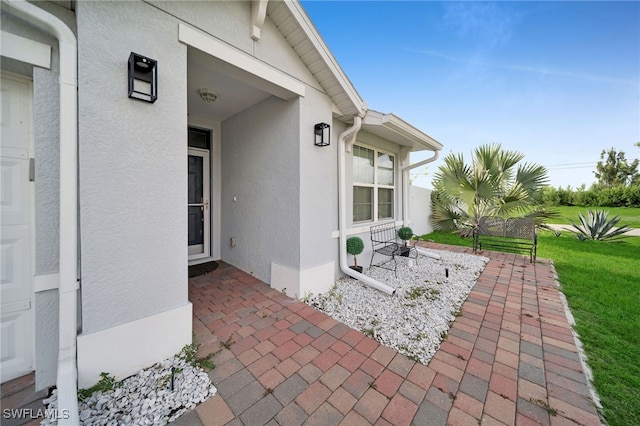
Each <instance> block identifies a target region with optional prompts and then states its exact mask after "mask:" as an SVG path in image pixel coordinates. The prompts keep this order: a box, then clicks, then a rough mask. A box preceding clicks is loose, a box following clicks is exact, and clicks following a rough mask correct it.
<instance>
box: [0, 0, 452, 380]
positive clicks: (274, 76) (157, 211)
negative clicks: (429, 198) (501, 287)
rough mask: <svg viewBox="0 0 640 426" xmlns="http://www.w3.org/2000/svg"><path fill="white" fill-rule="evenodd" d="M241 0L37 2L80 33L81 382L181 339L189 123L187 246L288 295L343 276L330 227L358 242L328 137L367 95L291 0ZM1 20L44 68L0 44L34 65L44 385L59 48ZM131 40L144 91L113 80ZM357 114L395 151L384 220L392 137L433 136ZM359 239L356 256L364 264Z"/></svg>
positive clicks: (127, 369)
mask: <svg viewBox="0 0 640 426" xmlns="http://www.w3.org/2000/svg"><path fill="white" fill-rule="evenodd" d="M255 4H256V3H255V2H253V3H252V2H243V1H237V2H165V1H130V2H102V1H101V2H75V3H74V10H69V9H65V8H63V7H60V6H58V5H56V4H53V3H49V2H39V3H38V6H40V7H42V8H44V9H46V10H47V11H49V12H50V13H52V14H53V15H55V16H58V17H60V18H61V19H62V20H64V21H65V22H66V23H67V24H68V25H69V26H70V27H71V28H73V29H75V31H76V36H77V40H78V48H77V49H78V51H77V54H78V81H77V84H78V111H79V114H78V126H77V128H78V155H79V161H78V183H79V192H78V212H79V224H78V235H79V249H78V258H79V270H80V276H79V277H78V281H79V288H80V289H79V292H78V295H79V298H78V300H79V302H78V312H79V322H78V337H77V344H78V351H77V366H78V373H79V379H78V381H79V385H80V386H81V387H88V386H91V385H92V384H93V383H95V381H97V380H98V378H99V374H100V372H102V371H108V372H109V373H111V374H115V375H116V376H117V377H125V376H126V375H128V374H131V373H133V372H135V371H136V370H138V369H140V368H142V367H144V366H145V365H149V364H152V363H153V362H155V361H157V360H159V359H162V358H166V357H168V356H170V355H172V354H174V353H177V352H178V351H179V350H180V349H181V348H182V346H184V345H185V344H186V343H188V342H190V339H191V313H192V311H191V309H192V308H191V304H190V302H189V300H188V278H187V268H188V265H189V262H190V259H189V256H188V252H187V247H186V245H187V237H188V235H187V234H188V230H187V228H188V226H187V225H188V224H187V188H188V185H189V183H188V179H187V177H188V167H187V153H188V136H187V128H188V127H189V126H195V127H197V128H199V129H203V130H205V131H210V132H211V145H210V147H209V148H208V151H209V154H210V155H209V156H208V158H209V159H210V160H209V164H207V167H208V168H209V169H210V170H209V171H210V174H209V175H210V181H209V182H208V183H209V187H210V194H208V195H210V208H209V209H207V210H206V213H205V218H206V220H208V221H210V227H209V228H208V229H210V231H209V235H207V236H206V237H207V238H209V239H210V251H209V252H208V253H205V256H204V257H203V259H205V260H222V261H224V262H227V263H230V264H232V265H234V266H236V267H238V268H240V269H242V270H243V271H246V272H248V273H250V274H252V275H254V276H255V277H257V278H259V279H260V280H262V281H264V282H266V283H268V284H270V285H271V286H272V287H274V288H276V289H278V290H285V289H286V293H287V294H289V295H290V296H292V297H297V298H300V297H304V296H305V295H306V294H309V293H319V292H324V291H327V290H328V289H329V288H330V287H331V285H332V283H333V281H334V279H335V278H336V277H338V276H340V275H341V270H340V266H339V265H340V259H339V256H340V254H339V252H340V250H339V248H340V246H339V241H340V240H339V238H338V236H340V235H341V234H342V235H361V236H362V238H363V240H364V241H365V243H366V245H367V246H368V245H369V244H368V229H369V227H370V226H371V225H372V224H373V223H375V222H377V221H375V220H374V221H373V222H365V223H360V222H359V223H353V221H352V219H351V218H352V211H351V207H350V206H351V205H352V199H351V198H352V195H351V194H352V177H351V176H352V163H353V158H352V152H346V153H341V152H339V150H338V143H337V140H338V135H340V134H341V133H342V132H343V131H345V130H346V129H348V128H349V127H350V126H351V125H352V123H353V122H354V118H355V117H364V116H366V114H367V109H366V104H365V102H364V101H363V100H362V99H360V98H359V95H358V94H357V91H356V90H355V88H354V87H353V86H351V83H350V82H349V81H348V79H347V78H346V76H345V75H344V74H343V72H342V70H341V69H340V68H339V65H338V64H337V62H336V61H335V58H333V57H332V55H331V53H330V50H329V49H328V48H327V47H326V46H325V45H324V43H323V42H322V40H321V37H320V36H319V35H318V34H317V32H316V30H315V29H314V28H313V25H312V24H311V23H310V21H308V17H306V15H305V14H304V11H303V9H302V8H301V6H300V5H299V4H298V3H295V2H293V3H284V2H275V1H274V2H270V3H269V7H268V9H267V12H266V17H265V19H264V22H263V23H262V24H261V26H260V28H259V32H256V29H255V25H256V24H255V20H252V7H256V6H255ZM254 15H255V12H254ZM285 22H286V25H284V23H285ZM276 23H277V25H276ZM2 28H3V31H6V32H8V33H11V34H14V35H15V36H16V37H18V38H14V40H19V38H24V39H27V40H33V41H34V43H36V42H37V43H39V44H38V46H40V45H43V46H45V47H46V46H50V47H51V58H50V59H51V62H50V66H51V69H46V68H42V67H41V66H39V65H38V64H28V63H25V62H24V60H16V59H7V60H5V58H4V57H3V62H2V68H3V71H5V72H12V73H16V74H19V75H22V76H26V77H28V78H30V79H32V80H33V91H34V99H35V100H34V105H33V111H34V147H35V149H34V153H35V164H36V184H35V216H34V217H35V247H36V250H35V253H34V255H33V262H34V265H35V275H36V276H39V277H40V278H38V279H36V280H35V282H36V286H35V294H34V302H35V305H34V306H35V330H34V335H35V338H36V350H35V365H36V368H35V371H36V382H37V386H38V387H39V388H44V387H47V386H51V385H54V384H55V378H56V371H55V369H56V355H57V349H58V348H57V335H58V321H57V318H58V293H57V284H56V282H57V279H58V278H57V273H58V269H59V265H58V259H59V256H60V253H59V248H58V244H59V237H58V234H57V229H58V225H59V221H60V217H59V213H58V212H59V204H60V201H59V196H58V193H59V189H60V184H59V179H58V175H59V168H60V161H59V145H60V144H59V140H58V139H59V138H58V125H59V119H58V114H59V111H58V109H57V100H58V96H59V95H58V91H57V86H56V82H57V72H58V68H59V55H58V52H57V45H56V41H55V39H54V38H53V37H51V36H50V35H48V34H45V33H43V32H42V31H39V30H36V29H34V28H32V27H31V26H30V25H29V24H27V23H25V22H24V21H21V20H18V19H15V18H14V17H13V16H11V15H10V14H7V13H5V12H4V10H3V14H2ZM257 35H259V37H257ZM252 37H253V38H252ZM44 50H46V48H45V49H44ZM131 52H135V53H138V54H142V55H144V56H148V57H150V58H153V59H154V60H156V61H157V62H158V99H157V100H156V101H155V102H154V103H147V102H142V101H139V100H132V99H130V98H128V97H127V78H128V75H127V59H128V57H129V54H130V53H131ZM310 58H313V60H312V59H310ZM207 75H213V76H217V77H218V78H219V79H220V81H226V82H228V83H229V84H228V85H227V86H225V87H220V88H217V89H219V90H220V91H222V92H224V91H225V90H227V92H225V93H224V96H222V97H221V100H220V102H219V103H218V104H216V105H213V106H212V107H210V109H207V107H205V106H204V105H203V104H202V103H201V102H202V101H201V100H200V99H199V97H198V94H197V91H196V90H195V89H197V88H198V86H194V84H196V82H197V84H201V81H204V82H206V83H207V84H210V85H214V86H215V83H216V80H215V78H212V79H211V80H202V79H206V76H207ZM202 84H204V83H202ZM214 88H215V87H214ZM370 114H371V116H372V117H373V119H372V120H369V121H367V120H365V123H366V126H365V128H363V129H362V130H360V131H359V132H358V133H357V135H356V138H355V143H356V144H358V145H362V146H367V147H371V148H374V149H379V150H383V151H385V152H388V153H392V154H393V155H394V156H395V159H396V163H395V170H394V194H395V195H394V216H393V218H392V219H391V220H394V221H396V223H398V225H401V224H402V219H403V216H404V213H405V212H403V200H402V193H403V188H402V185H403V178H402V167H405V166H408V161H409V155H408V152H409V151H410V150H412V149H432V150H439V149H440V148H441V145H440V144H439V143H438V142H437V141H434V140H432V139H430V138H429V137H428V136H426V135H424V134H422V133H421V132H419V131H417V130H416V129H414V128H412V127H411V126H410V125H408V124H407V123H404V122H402V123H400V124H402V126H404V127H403V128H402V129H400V130H398V127H397V125H398V122H397V120H396V121H394V122H393V123H392V122H391V121H393V120H391V121H389V122H386V121H384V119H386V116H383V115H381V114H380V113H373V112H371V113H370ZM392 118H393V117H392ZM394 120H395V118H394ZM321 122H322V123H329V124H330V125H331V144H330V145H329V146H326V147H318V146H315V145H314V143H313V137H314V136H313V127H314V125H315V124H316V123H321ZM392 124H393V125H392ZM394 126H395V127H394ZM407 129H408V130H407ZM342 155H344V156H345V159H346V165H347V167H346V180H347V187H345V191H346V194H347V197H346V198H347V201H346V204H345V205H343V206H341V205H340V204H339V199H338V198H339V197H338V185H339V179H338V159H339V157H340V156H342ZM417 196H421V195H417ZM339 209H346V210H345V211H346V215H347V218H348V223H347V227H346V229H340V223H339V220H338V218H339V214H338V213H339ZM411 213H412V214H414V215H419V216H422V215H423V214H425V213H426V212H424V211H423V210H415V211H412V212H411ZM421 220H422V219H420V220H416V221H415V223H416V225H417V224H418V223H420V224H421V225H420V226H422V223H423V222H421ZM424 220H425V221H426V218H425V219H424ZM232 240H233V241H234V244H233V245H232V244H231V241H232ZM366 253H367V252H365V253H363V255H361V256H362V259H359V260H361V263H363V264H364V263H366V262H364V259H365V258H366ZM192 261H193V260H192ZM157 336H162V338H161V339H160V338H158V337H157ZM123 342H126V343H125V344H126V345H127V348H128V352H127V356H123V355H122V353H121V352H122V351H121V347H122V344H123Z"/></svg>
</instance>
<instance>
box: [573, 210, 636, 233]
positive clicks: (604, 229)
mask: <svg viewBox="0 0 640 426" xmlns="http://www.w3.org/2000/svg"><path fill="white" fill-rule="evenodd" d="M578 219H580V225H578V224H577V223H575V222H574V221H572V220H570V221H569V222H570V223H571V226H573V227H574V229H575V230H574V229H572V230H571V231H572V232H574V233H575V234H576V235H577V237H578V239H579V240H581V241H582V240H609V239H612V238H614V237H619V238H623V237H624V235H622V234H624V233H625V232H627V231H628V230H630V229H631V228H630V227H629V225H622V226H619V227H616V225H617V224H618V222H619V221H620V216H615V217H614V218H612V219H611V220H609V212H607V211H604V210H596V211H595V212H593V211H591V210H589V212H588V217H584V216H583V215H582V213H578Z"/></svg>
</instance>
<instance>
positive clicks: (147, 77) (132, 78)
mask: <svg viewBox="0 0 640 426" xmlns="http://www.w3.org/2000/svg"><path fill="white" fill-rule="evenodd" d="M129 97H130V98H134V99H140V100H141V101H146V102H151V103H154V102H155V101H156V99H158V61H156V60H154V59H151V58H147V57H146V56H142V55H138V54H137V53H133V52H131V54H130V55H129Z"/></svg>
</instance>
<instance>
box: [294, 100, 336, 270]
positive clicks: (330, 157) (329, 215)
mask: <svg viewBox="0 0 640 426" xmlns="http://www.w3.org/2000/svg"><path fill="white" fill-rule="evenodd" d="M321 122H322V123H329V124H332V121H331V101H330V99H329V98H328V97H327V96H326V95H324V94H323V93H319V92H317V91H315V90H309V91H308V93H307V96H305V98H304V99H302V100H301V114H300V123H301V125H300V135H299V145H300V160H299V163H298V165H297V167H298V168H299V169H300V218H299V224H300V241H299V244H300V269H301V270H304V269H308V268H311V267H314V266H319V265H324V264H326V263H328V262H331V261H336V263H337V260H338V259H337V258H334V257H332V255H333V252H332V238H331V233H332V232H333V231H334V230H335V228H334V217H337V215H336V213H337V211H338V199H337V190H338V164H337V163H338V157H337V152H338V151H337V145H338V144H337V142H336V141H337V134H336V131H335V129H333V128H332V129H331V139H332V140H331V144H330V145H329V146H323V147H319V146H316V145H315V144H314V134H313V128H314V125H315V124H316V123H321Z"/></svg>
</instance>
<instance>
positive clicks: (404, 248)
mask: <svg viewBox="0 0 640 426" xmlns="http://www.w3.org/2000/svg"><path fill="white" fill-rule="evenodd" d="M409 252H411V247H407V246H402V247H400V256H403V257H409Z"/></svg>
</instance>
